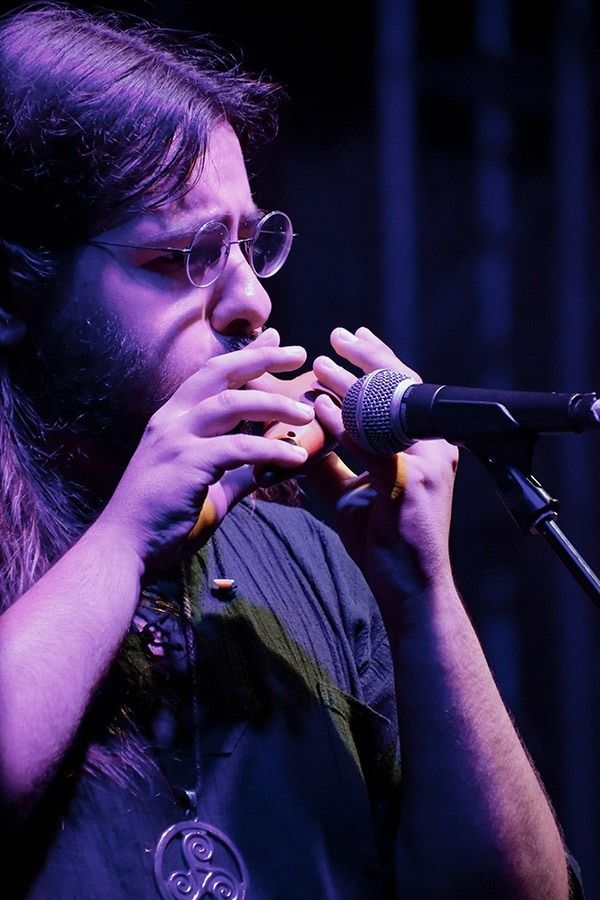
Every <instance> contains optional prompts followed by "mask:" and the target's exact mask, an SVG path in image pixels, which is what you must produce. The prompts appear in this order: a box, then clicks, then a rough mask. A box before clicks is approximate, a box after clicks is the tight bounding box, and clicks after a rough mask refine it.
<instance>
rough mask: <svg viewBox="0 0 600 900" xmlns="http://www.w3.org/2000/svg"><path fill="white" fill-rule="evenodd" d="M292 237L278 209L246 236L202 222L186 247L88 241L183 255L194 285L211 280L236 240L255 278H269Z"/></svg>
mask: <svg viewBox="0 0 600 900" xmlns="http://www.w3.org/2000/svg"><path fill="white" fill-rule="evenodd" d="M295 237H296V235H295V233H294V228H293V226H292V222H291V219H290V217H289V216H288V215H287V214H286V213H284V212H281V211H280V210H274V211H273V212H269V213H267V214H266V215H265V216H263V218H262V219H261V220H260V221H259V222H258V223H257V225H256V227H255V229H254V234H253V235H252V237H249V238H239V239H238V240H236V241H232V240H231V235H230V233H229V228H228V227H227V225H225V223H224V222H220V221H218V220H215V221H214V222H206V224H204V225H202V226H201V228H199V229H198V231H197V232H196V233H195V235H194V237H193V238H192V242H191V244H190V246H189V247H184V248H181V247H149V246H146V245H143V244H118V243H114V242H112V241H88V244H91V245H92V246H95V247H129V248H131V249H132V250H156V251H158V252H161V253H175V254H178V255H181V256H182V257H183V258H184V259H185V271H186V274H187V277H188V279H189V280H190V282H191V284H193V285H194V286H195V287H209V285H211V284H214V282H215V281H216V280H217V278H218V277H219V275H221V273H222V272H223V269H224V268H225V266H226V265H227V260H228V258H229V251H230V249H231V247H232V246H233V244H239V245H240V248H241V250H242V251H243V253H244V255H245V257H246V259H247V260H248V262H249V263H250V266H251V267H252V271H253V272H254V274H255V275H257V276H258V278H270V277H271V275H274V274H275V273H276V272H278V271H279V270H280V269H281V267H282V265H283V264H284V262H285V261H286V259H287V258H288V256H289V252H290V249H291V246H292V241H293V240H294V238H295Z"/></svg>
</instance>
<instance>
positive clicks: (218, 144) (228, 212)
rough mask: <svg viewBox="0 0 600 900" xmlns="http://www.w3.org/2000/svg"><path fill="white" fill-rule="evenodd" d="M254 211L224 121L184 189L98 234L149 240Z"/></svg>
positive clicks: (234, 140)
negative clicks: (159, 203) (108, 230)
mask: <svg viewBox="0 0 600 900" xmlns="http://www.w3.org/2000/svg"><path fill="white" fill-rule="evenodd" d="M255 212H256V205H255V203H254V201H253V199H252V193H251V190H250V185H249V182H248V175H247V172H246V166H245V162H244V157H243V154H242V149H241V147H240V142H239V140H238V138H237V136H236V134H235V132H234V131H233V129H232V128H231V126H230V125H227V124H224V125H219V126H218V127H217V128H216V129H215V130H214V131H213V132H212V134H211V136H210V138H209V140H208V144H207V150H206V155H205V157H204V159H203V160H201V161H200V160H199V161H198V164H197V166H196V168H195V170H194V171H193V173H192V176H191V178H190V187H189V189H188V190H186V191H185V192H183V193H182V194H181V195H180V196H178V197H176V198H174V199H172V200H168V201H167V202H165V203H164V204H162V205H161V206H159V207H157V208H155V209H153V210H152V211H149V212H145V213H141V214H139V215H138V216H136V217H135V218H133V219H131V220H129V221H128V222H127V223H125V224H124V225H121V226H118V227H117V228H115V229H112V230H111V231H110V232H105V233H104V234H103V235H102V237H107V239H108V238H109V237H110V238H111V239H113V238H114V239H117V240H120V239H123V238H126V239H127V241H128V242H133V241H139V242H144V241H151V240H152V239H154V238H162V237H163V236H165V235H170V234H173V235H175V234H182V235H183V234H186V233H190V234H191V233H193V232H194V231H195V230H196V229H197V228H198V226H199V225H201V224H203V223H204V222H206V221H208V220H209V219H224V220H228V221H229V222H232V223H235V222H237V221H240V220H243V219H246V218H249V217H250V218H251V217H252V216H253V214H254V213H255Z"/></svg>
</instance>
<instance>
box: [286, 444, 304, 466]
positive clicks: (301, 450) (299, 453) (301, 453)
mask: <svg viewBox="0 0 600 900" xmlns="http://www.w3.org/2000/svg"><path fill="white" fill-rule="evenodd" d="M290 449H291V450H293V451H294V454H295V455H296V456H297V457H298V459H301V460H302V462H304V460H305V459H308V450H306V448H305V447H298V446H296V445H295V444H294V445H293V446H292V445H290Z"/></svg>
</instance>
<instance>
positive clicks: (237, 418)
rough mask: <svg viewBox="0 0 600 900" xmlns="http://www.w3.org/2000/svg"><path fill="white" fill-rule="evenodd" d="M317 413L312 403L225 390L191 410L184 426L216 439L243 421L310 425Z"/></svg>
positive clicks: (263, 394)
mask: <svg viewBox="0 0 600 900" xmlns="http://www.w3.org/2000/svg"><path fill="white" fill-rule="evenodd" d="M314 416H315V414H314V410H313V408H312V406H311V405H310V404H308V403H302V402H301V401H298V400H292V399H291V398H290V397H284V396H282V395H281V394H266V393H264V392H263V391H242V390H239V391H221V393H220V394H216V395H215V396H214V397H209V398H208V400H204V401H203V402H202V403H200V404H198V405H197V406H195V407H194V408H193V409H191V410H190V411H189V412H188V414H187V415H186V416H185V418H184V419H182V424H184V425H185V427H186V428H189V429H190V431H191V432H192V433H193V434H196V435H199V436H201V437H212V436H216V435H219V434H226V433H227V432H229V431H232V430H233V429H234V428H236V427H237V426H238V425H239V424H240V422H242V421H249V422H270V421H273V420H277V421H281V422H286V423H289V424H291V425H306V424H307V423H308V422H312V420H313V419H314Z"/></svg>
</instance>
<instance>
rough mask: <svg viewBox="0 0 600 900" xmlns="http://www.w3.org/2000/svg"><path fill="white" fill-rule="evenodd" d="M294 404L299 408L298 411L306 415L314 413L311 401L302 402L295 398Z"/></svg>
mask: <svg viewBox="0 0 600 900" xmlns="http://www.w3.org/2000/svg"><path fill="white" fill-rule="evenodd" d="M294 406H295V407H296V409H297V410H298V412H301V413H303V414H304V415H308V414H309V413H310V414H311V415H314V409H313V408H312V406H311V405H310V403H302V401H301V400H294Z"/></svg>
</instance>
